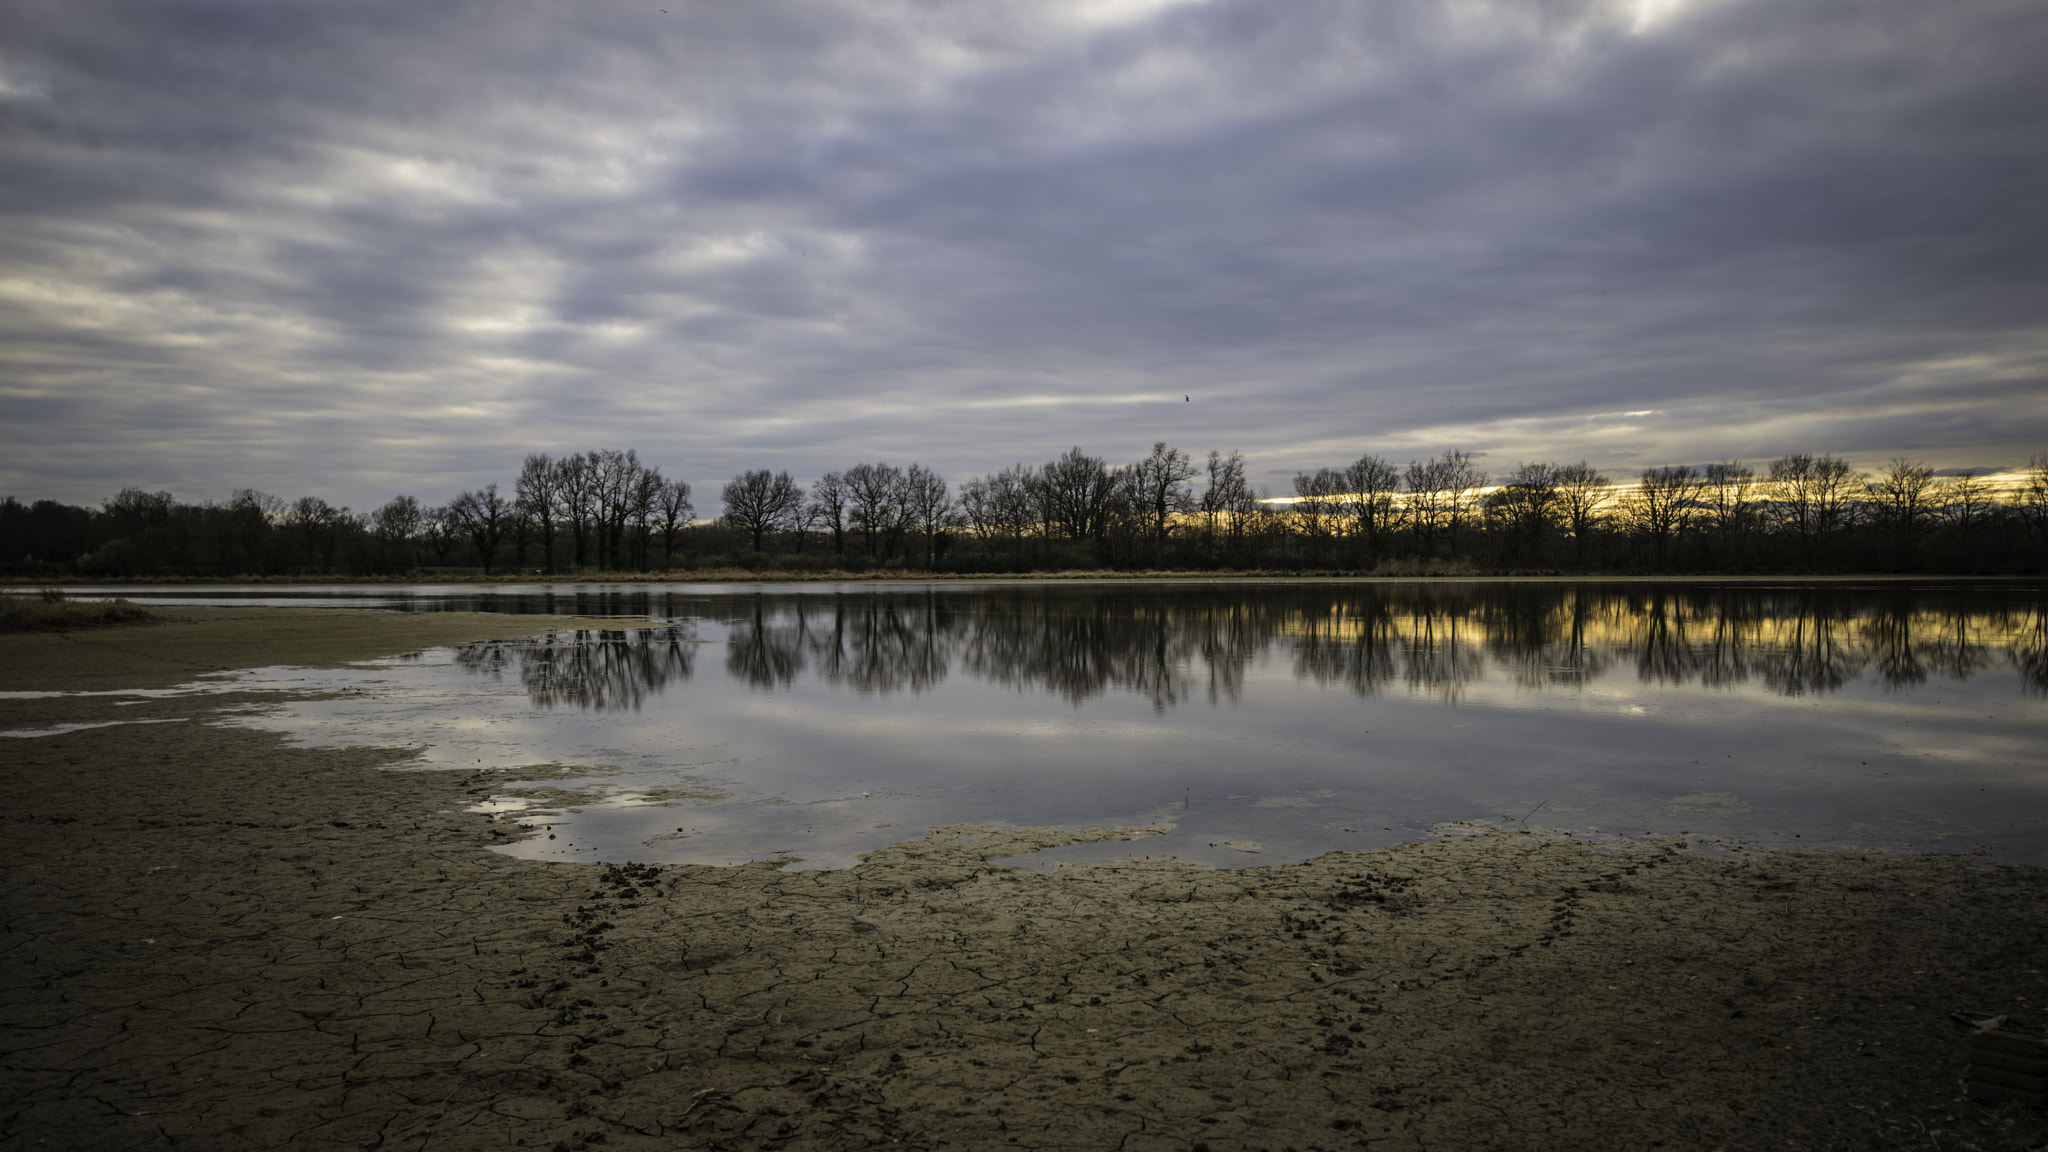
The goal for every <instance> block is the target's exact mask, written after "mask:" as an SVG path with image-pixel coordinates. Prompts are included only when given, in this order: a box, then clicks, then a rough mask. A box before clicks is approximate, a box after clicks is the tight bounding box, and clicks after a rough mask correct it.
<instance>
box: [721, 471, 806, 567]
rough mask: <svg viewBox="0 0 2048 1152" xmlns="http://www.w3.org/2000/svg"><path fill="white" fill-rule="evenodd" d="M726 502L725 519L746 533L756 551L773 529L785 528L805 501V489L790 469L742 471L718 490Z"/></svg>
mask: <svg viewBox="0 0 2048 1152" xmlns="http://www.w3.org/2000/svg"><path fill="white" fill-rule="evenodd" d="M719 498H720V499H721V500H723V501H724V502H725V519H726V523H728V524H731V525H732V526H733V527H734V528H737V529H738V530H740V531H741V532H744V533H746V534H747V537H748V539H750V540H752V541H753V545H754V551H756V552H759V551H761V542H762V540H764V539H765V538H766V537H767V536H768V535H769V534H770V533H774V532H782V531H786V530H787V529H788V528H789V527H790V524H791V520H792V518H793V517H795V515H796V513H797V509H798V508H800V507H802V505H803V499H804V497H803V490H802V489H801V488H798V487H797V484H796V481H794V480H792V479H790V478H789V473H787V472H779V473H778V472H770V471H768V470H767V469H766V468H763V469H760V470H758V471H755V472H742V473H741V474H739V475H738V476H735V477H733V478H732V479H731V480H729V481H727V482H726V485H725V487H724V488H722V489H720V490H719Z"/></svg>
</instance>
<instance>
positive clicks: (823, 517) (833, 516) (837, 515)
mask: <svg viewBox="0 0 2048 1152" xmlns="http://www.w3.org/2000/svg"><path fill="white" fill-rule="evenodd" d="M848 499H849V497H848V495H847V492H846V477H844V476H841V475H840V474H839V473H837V472H827V473H825V474H824V475H823V476H820V477H818V480H817V482H816V483H814V484H812V485H811V505H810V507H811V515H810V521H811V523H812V524H822V525H824V526H825V527H826V528H828V529H830V530H831V532H832V555H834V556H844V555H845V554H846V502H847V500H848Z"/></svg>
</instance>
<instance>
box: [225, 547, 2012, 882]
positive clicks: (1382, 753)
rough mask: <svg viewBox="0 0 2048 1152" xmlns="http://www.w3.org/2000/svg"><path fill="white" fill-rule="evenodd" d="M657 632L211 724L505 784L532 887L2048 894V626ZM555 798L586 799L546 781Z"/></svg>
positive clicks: (1705, 595)
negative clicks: (391, 755)
mask: <svg viewBox="0 0 2048 1152" xmlns="http://www.w3.org/2000/svg"><path fill="white" fill-rule="evenodd" d="M621 603H622V605H623V606H624V607H625V608H627V609H629V610H638V611H646V610H648V609H649V608H650V607H657V608H660V609H663V610H666V611H667V612H669V613H671V614H672V616H673V620H672V622H670V623H666V624H660V625H649V624H648V623H647V622H646V621H644V620H642V621H638V622H634V624H633V625H632V626H626V627H616V628H607V629H599V628H593V629H588V630H582V631H575V632H568V633H557V634H554V635H552V636H549V637H546V638H541V639H536V640H533V641H530V642H512V643H507V642H495V643H489V644H478V645H472V646H469V647H465V648H460V649H447V648H443V649H429V650H426V651H424V652H420V653H413V654H409V655H408V656H407V657H404V658H393V659H390V660H385V661H380V662H376V663H373V664H365V665H361V666H357V667H354V668H350V669H345V670H341V671H335V672H309V671H307V670H304V669H257V670H253V671H250V672H244V673H239V674H237V675H235V676H232V677H224V678H220V680H219V681H218V682H217V683H215V682H209V683H208V684H206V685H197V686H194V687H193V688H192V689H190V690H191V691H238V692H259V693H277V694H279V696H280V700H281V701H282V702H280V703H278V704H275V705H261V706H251V707H250V708H249V709H248V710H246V711H244V712H242V713H241V714H239V715H237V716H235V717H233V718H232V719H231V721H230V722H233V723H240V724H248V725H251V726H255V727H260V728H266V729H271V730H276V731H280V732H284V733H287V734H288V735H289V736H290V738H291V739H292V740H293V741H294V742H297V743H301V744H305V745H313V746H334V745H357V746H361V745H375V746H399V747H408V748H414V749H417V750H418V756H417V759H416V760H415V761H413V762H412V763H413V766H415V767H418V768H425V769H434V768H444V769H456V768H465V769H478V768H488V769H494V770H500V771H501V772H502V775H503V785H502V786H501V787H499V788H497V789H495V790H494V792H495V795H494V798H493V800H492V801H491V802H490V804H488V805H486V806H484V807H482V808H480V809H479V810H480V811H490V812H493V813H494V814H495V815H496V816H497V817H498V818H499V819H501V820H507V821H517V822H520V823H523V824H526V825H530V826H534V827H536V828H540V829H541V831H540V832H539V833H538V834H537V835H535V836H533V837H529V838H526V839H523V840H521V841H519V842H517V843H515V844H512V845H510V846H508V847H506V848H504V849H502V850H503V851H506V852H509V853H511V854H514V855H520V856H528V857H534V858H541V859H583V860H628V859H631V860H641V861H672V862H698V863H729V862H737V861H742V860H749V859H774V858H778V857H787V858H791V859H792V860H795V859H799V858H800V860H801V863H800V864H794V865H792V866H794V867H841V866H845V865H848V864H851V863H853V862H854V861H855V860H856V859H857V858H858V855H859V854H860V853H862V852H866V851H870V850H873V849H875V848H879V847H882V846H884V845H886V844H888V843H892V842H896V841H900V840H904V839H908V838H911V837H914V836H918V835H921V834H923V833H924V832H925V830H927V829H928V828H932V827H939V826H950V825H960V824H995V825H999V826H1033V825H1067V826H1076V825H1087V826H1095V827H1108V826H1142V825H1150V826H1159V827H1161V828H1164V829H1165V831H1163V832H1162V834H1159V835H1155V836H1148V837H1146V838H1144V839H1142V840H1140V841H1137V842H1111V843H1100V844H1078V845H1071V846H1068V847H1065V848H1060V849H1053V850H1049V851H1046V852H1041V853H1036V854H1034V855H1032V856H1031V857H1028V858H1025V859H1024V860H1022V861H1018V862H1022V863H1029V864H1032V865H1037V866H1053V865H1056V864H1060V863H1081V862H1093V861H1098V860H1115V859H1123V858H1126V857H1131V856H1151V857H1154V858H1159V857H1177V858H1179V859H1182V860H1191V861H1199V862H1205V863H1210V864H1214V865H1218V866H1246V865H1253V864H1274V863H1285V862H1288V861H1292V860H1300V859H1305V858H1308V857H1312V856H1315V855H1317V854H1320V853H1321V852H1324V851H1327V850H1329V849H1332V848H1347V847H1371V846H1375V845H1379V844H1385V843H1389V842H1391V841H1395V840H1400V839H1413V838H1417V837H1420V836H1423V835H1427V834H1428V830H1429V829H1430V828H1432V827H1433V826H1436V825H1439V824H1443V823H1447V822H1454V821H1466V820H1484V821H1491V822H1494V823H1498V824H1505V825H1507V826H1509V827H1523V826H1528V827H1542V826H1547V827H1550V828H1554V829H1572V830H1574V831H1576V832H1580V833H1584V834H1611V835H1643V834H1661V835H1678V834H1685V835H1687V836H1689V837H1694V838H1698V837H1726V838H1730V839H1739V840H1747V841H1752V842H1759V843H1762V844H1764V845H1767V846H1776V845H1788V846H1797V847H1822V848H1865V849H1882V850H1937V851H1966V850H1969V849H1970V848H1972V847H1974V846H1976V845H1978V844H1985V843H1989V844H1996V845H2000V846H2002V850H2001V851H1999V852H1997V853H1996V854H1995V858H1997V859H2002V860H2024V861H2030V862H2035V863H2048V750H2044V748H2048V742H2044V741H2042V740H2041V739H2040V734H2041V732H2042V731H2043V730H2044V721H2048V700H2044V695H2043V687H2044V685H2048V673H2044V669H2048V660H2044V652H2048V644H2044V643H2043V636H2044V635H2048V628H2044V623H2043V616H2042V612H2041V606H2040V602H2039V597H2038V594H2036V593H2032V592H2025V591H2021V592H2010V591H2008V592H2000V593H1998V594H1996V595H1991V594H1978V593H1973V592H1968V591H1955V590H1933V591H1929V590H1925V589H1917V590H1916V589H1903V588H1898V587H1891V588H1886V589H1881V590H1868V589H1853V588H1841V587H1829V588H1818V589H1817V588H1814V587H1805V588H1798V587H1794V588H1773V587H1757V586H1750V587H1747V588H1743V587H1731V588H1715V587H1708V586H1698V587H1693V586H1684V585H1672V584H1666V585H1659V586H1653V587H1645V586H1629V585H1571V584H1556V585H1536V584H1526V583H1524V584H1513V585H1507V584H1499V585H1489V584H1485V583H1483V582H1475V583H1473V584H1468V585H1449V586H1446V585H1434V586H1424V585H1411V586H1404V585H1283V586H1269V587H1260V586H1243V585H1240V586H1207V587H1204V586H1149V585H1121V586H1119V585H1108V586H1095V587H1076V588H1041V587H1021V588H1020V587H1015V586H1012V587H1008V588H983V589H979V590H965V589H956V590H947V589H928V588H927V589H918V590H915V591H904V590H890V589H869V588H862V589H845V590H839V591H836V592H835V591H832V590H824V591H821V590H819V589H815V588H813V589H805V590H802V591H801V592H763V593H738V592H733V593H727V594H719V595H710V594H703V593H701V592H699V593H695V594H691V595H689V596H680V595H679V596H675V597H670V598H667V599H662V600H660V601H659V602H658V603H656V602H655V601H652V600H650V599H648V598H647V597H645V596H642V597H640V598H638V599H629V600H624V601H621ZM535 608H536V609H541V608H546V609H548V610H554V611H560V610H561V608H562V605H561V604H559V603H557V602H555V601H553V600H550V601H549V602H548V603H547V604H545V605H542V604H538V603H537V604H536V605H535ZM621 623H622V624H623V623H624V622H623V621H622V622H621ZM542 765H546V766H550V767H551V768H569V769H573V770H574V772H573V775H574V776H576V777H577V779H571V780H561V779H546V780H542V779H536V778H534V777H533V776H532V775H528V776H525V777H522V775H521V772H520V769H522V768H528V769H530V768H532V767H535V766H542ZM565 790H566V791H565ZM550 836H552V837H553V838H552V839H549V837H550Z"/></svg>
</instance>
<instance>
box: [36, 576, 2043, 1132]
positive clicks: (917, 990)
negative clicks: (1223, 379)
mask: <svg viewBox="0 0 2048 1152" xmlns="http://www.w3.org/2000/svg"><path fill="white" fill-rule="evenodd" d="M547 623H550V622H547V621H539V622H529V621H520V622H517V627H518V628H519V629H524V628H527V627H542V626H545V625H546V624H547ZM512 629H513V623H512V622H508V621H507V620H505V619H503V618H490V617H468V618H454V617H432V618H421V617H378V616H376V614H371V613H321V612H274V611H270V610H266V611H264V612H262V613H249V612H233V613H229V612H221V613H216V614H211V615H209V614H207V613H202V612H188V613H182V614H179V615H178V616H177V617H176V618H175V619H174V620H172V621H170V622H168V623H165V624H160V625H152V626H148V627H146V628H138V629H133V630H128V631H116V632H103V633H95V634H93V635H92V637H90V638H86V637H75V638H71V639H66V638H62V637H51V636H21V637H6V638H0V656H5V657H7V658H6V659H5V660H4V661H0V667H4V671H0V688H5V689H12V690H20V689H38V688H40V689H48V688H69V689H99V690H105V689H110V688H116V687H137V686H148V687H162V686H168V684H170V683H175V682H178V681H180V680H184V679H189V677H190V676H191V675H193V674H195V673H196V672H198V671H203V670H208V669H219V668H228V667H240V666H248V665H258V664H274V663H308V664H311V663H322V662H332V661H336V660H345V659H354V658H363V657H368V656H373V655H379V654H384V653H389V652H394V651H399V650H402V649H405V648H409V647H416V646H419V645H422V644H427V643H445V642H454V641H457V640H461V639H475V638H478V637H482V636H488V635H501V634H504V633H506V632H507V631H509V630H512ZM237 703H238V702H237V701H236V700H235V699H234V698H233V697H222V698H214V697H209V698H207V699H206V700H204V701H203V703H195V701H194V700H192V699H189V698H188V699H183V700H172V701H160V700H152V701H149V702H146V703H142V704H133V705H128V706H124V707H120V708H118V713H117V712H116V706H115V705H113V704H112V703H110V702H109V701H108V700H107V699H106V698H94V697H86V698H79V697H68V698H49V699H40V700H6V701H0V709H4V712H5V721H6V723H5V726H6V727H9V728H16V727H28V726H47V725H50V724H57V723H89V722H99V721H101V720H103V719H105V718H107V717H108V716H115V717H116V718H119V719H172V718H175V717H183V718H184V719H183V722H181V723H167V724H154V725H137V724H118V725H113V726H109V727H100V728H90V729H83V730H79V731H73V732H68V733H65V734H61V735H53V736H44V737H38V738H35V739H23V740H11V741H8V742H7V746H6V747H5V748H4V749H0V752H4V754H5V762H4V763H5V768H4V778H5V786H6V787H7V788H8V790H9V794H10V796H11V798H12V800H13V803H12V804H10V806H9V811H8V814H7V816H6V820H7V844H8V849H9V850H8V853H7V868H8V872H9V874H8V876H7V882H6V888H5V893H6V895H5V927H6V939H5V942H4V945H0V948H4V955H5V957H6V980H5V997H6V999H5V1005H6V1007H5V1024H6V1030H5V1035H6V1053H5V1057H4V1066H5V1070H6V1071H5V1081H6V1084H5V1089H6V1090H5V1092H4V1100H5V1102H4V1104H0V1141H4V1143H5V1146H7V1147H9V1148H13V1147H21V1148H93V1149H119V1148H187V1147H189V1148H205V1149H243V1148H295V1149H297V1148H305V1149H324V1148H336V1149H342V1148H349V1149H355V1148H376V1149H407V1150H411V1149H433V1150H435V1152H440V1150H444V1149H485V1148H490V1149H502V1148H516V1147H529V1148H538V1149H551V1148H569V1149H582V1148H591V1147H599V1148H604V1149H607V1150H609V1149H632V1148H647V1149H655V1148H662V1149H669V1148H732V1149H753V1148H798V1149H802V1148H818V1149H840V1148H862V1147H868V1146H871V1145H879V1146H884V1147H892V1148H939V1147H961V1148H995V1147H1016V1148H1122V1149H1152V1148H1158V1149H1194V1148H1200V1147H1207V1148H1210V1149H1217V1150H1221V1149H1253V1148H1269V1149H1275V1150H1278V1149H1283V1148H1295V1149H1299V1150H1302V1152H1307V1150H1308V1149H1318V1148H1320V1149H1339V1148H1347V1149H1348V1148H1359V1147H1366V1148H1428V1147H1438V1148H1441V1147H1457V1148H1502V1149H1529V1148H1539V1149H1540V1148H1572V1149H1579V1148H1617V1149H1619V1148H1647V1147H1666V1148H1703V1149H1704V1148H1729V1149H1737V1148H1757V1147H1779V1148H1784V1147H1793V1148H1868V1147H1873V1146H1874V1147H1881V1148H1882V1147H1897V1148H1927V1147H1938V1148H1939V1147H1952V1148H1985V1149H1990V1148H2002V1149H2019V1148H2028V1147H2035V1146H2038V1145H2039V1144H2040V1143H2041V1142H2042V1139H2043V1128H2042V1119H2041V1113H2040V1111H2039V1110H2038V1109H2034V1110H2030V1109H2027V1108H2024V1107H2021V1106H2018V1105H2013V1104H2001V1105H1996V1106H1989V1105H1982V1104H1977V1103H1972V1102H1970V1101H1967V1100H1965V1099H1963V1098H1962V1096H1961V1092H1960V1075H1961V1072H1962V1069H1963V1056H1962V1051H1963V1049H1962V1043H1961V1040H1960V1038H1959V1036H1958V1035H1957V1033H1956V1032H1955V1030H1954V1028H1953V1026H1952V1025H1951V1024H1950V1023H1949V1022H1948V1019H1947V1018H1948V1014H1949V1013H1950V1012H1951V1011H1952V1010H1955V1009H1957V1008H1972V1009H1979V1010H1984V1011H1990V1012H1999V1013H2006V1014H2010V1015H2012V1016H2015V1017H2020V1018H2029V1019H2037V1018H2038V1017H2039V1016H2040V1015H2041V1010H2040V1007H2039V1006H2040V1005H2041V1004H2042V1002H2043V999H2044V998H2048V978H2044V976H2043V974H2042V971H2041V969H2042V968H2043V967H2044V966H2048V965H2044V962H2043V958H2044V957H2048V930H2044V914H2048V873H2044V871H2043V870H2042V869H2038V868H2028V867H2009V866H1999V865H1994V864H1991V863H1989V862H1988V861H1987V860H1986V859H1985V858H1983V857H1978V856H1941V857H1904V856H1874V855H1873V856H1829V855H1819V854H1795V853H1768V852H1761V851H1759V852H1754V853H1741V854H1739V855H1738V856H1736V857H1734V858H1721V857H1715V856H1707V855H1700V854H1693V853H1686V852H1680V851H1677V850H1675V848H1673V847H1671V846H1665V845H1658V844H1654V843H1646V844H1637V845H1633V846H1631V847H1629V848H1627V849H1625V850H1619V851H1596V850H1593V849H1592V848H1589V847H1587V846H1585V845H1582V844H1578V843H1575V842H1573V841H1572V840H1571V839H1570V837H1569V836H1567V835H1565V834H1562V833H1549V832H1542V831H1540V830H1539V831H1537V832H1535V833H1531V834H1522V833H1509V832H1505V831H1501V830H1498V829H1472V830H1469V831H1471V832H1472V833H1473V834H1470V835H1449V836H1445V837H1443V838H1441V839H1438V840H1434V841H1430V842H1424V843H1412V844H1404V845H1399V846H1396V847H1393V848H1388V849H1381V850H1375V851H1366V852H1342V853H1332V854H1330V855H1327V856H1324V857H1321V858H1318V859H1316V860H1313V861H1309V862H1307V863H1305V864H1292V865H1279V866H1268V867H1260V868H1247V869H1236V870H1208V869H1200V868H1195V867H1191V866H1186V865H1182V864H1178V863H1175V862H1171V861H1141V862H1136V863H1127V864H1122V865H1111V866H1102V867H1093V868H1075V869H1063V870H1059V871H1055V872H1052V873H1041V872H1036V871H1029V870H1021V869H1015V868H1006V867H1002V866H998V865H995V864H993V863H991V861H994V860H998V859H1002V858H1005V857H1009V856H1014V855H1016V854H1017V853H1019V852H1022V851H1027V850H1029V849H1031V848H1033V847H1036V846H1042V845H1051V844H1058V843H1066V842H1071V841H1073V840H1077V839H1107V838H1115V837H1119V836H1138V835H1142V833H1143V831H1144V830H1142V829H1125V830H1121V831H1119V830H1115V829H1104V830H1066V831H1062V830H1054V829H999V828H956V829H937V830H932V831H931V832H930V833H929V834H927V835H924V836H921V837H919V838H917V839H915V840H911V841H908V842H905V843H902V844H898V845H895V846H892V847H889V848H887V849H884V850H882V851H880V852H877V853H875V854H874V855H872V856H871V857H869V858H868V859H867V861H866V862H865V863H864V864H863V865H861V866H860V867H858V868H853V869H847V870H843V871H814V872H782V871H779V870H778V869H777V867H776V866H775V865H774V864H772V863H759V864H751V865H746V866H741V867H734V868H705V867H657V866H648V865H614V866H598V865H589V864H558V863H538V862H531V861H520V860H514V859H511V858H508V857H506V856H503V855H500V854H497V853H493V852H491V851H489V850H488V849H489V848H490V846H491V845H492V844H493V843H496V842H499V841H501V840H502V839H503V838H504V836H505V835H506V830H507V826H506V825H502V824H498V823H495V822H493V821H492V820H491V819H490V818H489V817H488V816H485V815H479V814H476V813H470V812H465V811H463V808H465V807H466V806H467V805H468V804H469V803H470V802H471V801H473V800H476V799H479V798H481V797H483V796H485V795H488V794H489V793H490V792H492V791H493V790H494V787H495V784H496V782H497V781H499V780H500V779H502V778H501V777H498V776H494V775H491V774H486V773H476V772H449V773H426V772H390V771H384V770H382V767H383V766H385V765H389V764H392V763H396V762H399V761H400V760H401V758H402V755H403V754H402V753H401V752H398V751H390V752H378V751H365V750H348V751H333V750H317V749H294V748H289V747H286V746H285V745H284V744H283V742H282V741H281V740H280V739H279V738H278V737H276V736H274V735H270V734H265V733H259V732H254V731H250V730H247V729H243V728H235V727H226V726H219V725H215V724H209V723H207V722H205V721H206V715H205V714H204V713H203V712H201V711H195V709H213V708H220V707H232V706H235V705H236V704H237ZM239 703H241V704H245V705H246V704H247V703H248V702H247V701H241V702H239ZM1134 849H1137V850H1140V851H1142V849H1138V846H1136V845H1134Z"/></svg>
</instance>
